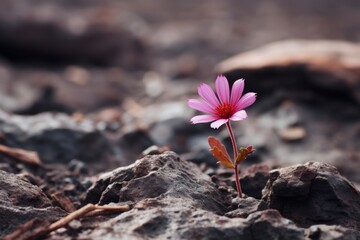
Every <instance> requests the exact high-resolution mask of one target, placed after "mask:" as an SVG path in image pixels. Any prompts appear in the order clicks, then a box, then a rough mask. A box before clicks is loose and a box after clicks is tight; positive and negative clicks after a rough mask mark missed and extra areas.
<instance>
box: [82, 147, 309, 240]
mask: <svg viewBox="0 0 360 240" xmlns="http://www.w3.org/2000/svg"><path fill="white" fill-rule="evenodd" d="M227 195H228V193H224V192H221V190H220V189H217V188H216V187H215V185H214V184H213V183H212V182H211V181H210V178H209V177H208V176H207V175H206V174H204V173H202V172H201V171H200V170H199V169H198V168H197V167H195V165H193V164H192V163H190V162H187V161H184V160H181V159H179V157H178V156H177V155H176V154H175V153H173V152H165V153H163V154H159V155H148V156H145V157H144V158H143V159H140V160H138V161H136V162H135V163H134V164H132V165H130V166H128V167H122V168H118V169H116V170H114V171H112V172H109V173H106V174H104V175H102V176H100V178H99V179H98V181H97V182H96V183H95V184H94V185H93V186H92V187H91V188H90V189H89V191H88V192H87V195H86V198H85V202H92V203H100V204H105V203H110V202H115V203H117V202H125V201H132V202H135V206H134V209H132V210H131V211H129V212H126V213H123V214H121V215H119V216H117V217H115V218H112V219H110V220H108V221H105V222H103V223H101V224H100V225H99V226H98V227H96V228H95V229H94V230H92V231H86V232H83V233H82V234H81V235H80V237H83V238H88V237H90V238H94V239H96V238H99V237H100V236H101V238H102V239H114V238H116V237H120V236H121V237H122V238H126V239H148V238H156V239H169V238H170V239H239V238H241V239H245V240H246V239H249V240H250V239H251V240H255V239H303V238H304V230H302V229H300V228H297V227H296V226H295V225H294V224H293V223H292V222H291V221H290V220H287V219H284V218H282V217H281V215H280V214H279V213H278V211H276V210H268V211H264V212H257V213H255V214H252V215H250V216H249V217H248V218H247V219H244V218H242V219H241V218H234V219H231V218H227V217H224V216H219V215H216V213H224V211H226V209H227V208H226V206H224V204H225V203H227V201H226V199H225V197H226V196H227ZM248 200H253V201H255V202H256V203H259V200H256V199H253V198H252V199H250V198H248ZM244 204H245V203H244ZM244 204H243V205H244ZM240 205H241V204H240ZM244 216H245V215H243V217H244ZM234 217H235V216H234Z"/></svg>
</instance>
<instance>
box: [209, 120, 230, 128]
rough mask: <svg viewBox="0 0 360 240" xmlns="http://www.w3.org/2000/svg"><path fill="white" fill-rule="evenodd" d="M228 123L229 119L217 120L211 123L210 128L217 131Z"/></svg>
mask: <svg viewBox="0 0 360 240" xmlns="http://www.w3.org/2000/svg"><path fill="white" fill-rule="evenodd" d="M228 121H229V119H219V120H216V121H215V122H213V123H211V124H210V127H212V128H216V129H217V128H219V127H221V125H223V124H225V123H227V122H228Z"/></svg>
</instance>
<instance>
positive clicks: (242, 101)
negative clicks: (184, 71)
mask: <svg viewBox="0 0 360 240" xmlns="http://www.w3.org/2000/svg"><path fill="white" fill-rule="evenodd" d="M215 89H216V94H217V96H216V95H215V93H214V91H213V90H212V89H211V87H210V86H209V85H207V84H205V83H202V84H200V85H199V87H198V93H199V95H200V97H201V98H202V100H198V99H189V100H188V105H189V107H191V108H194V109H196V110H199V111H201V112H204V113H206V115H198V116H195V117H193V118H191V120H190V121H191V122H192V123H193V124H196V123H207V122H213V123H211V125H210V126H211V127H212V128H219V127H220V126H221V125H223V124H225V123H227V122H228V121H229V120H232V121H240V120H244V119H245V118H247V114H246V111H245V110H243V109H244V108H246V107H248V106H250V105H251V104H253V103H254V102H255V100H256V93H253V92H249V93H246V94H245V95H244V96H242V93H243V90H244V79H239V80H237V81H235V82H234V84H233V86H232V89H231V94H230V87H229V82H228V80H227V79H226V77H225V76H222V75H220V76H218V77H217V78H216V81H215Z"/></svg>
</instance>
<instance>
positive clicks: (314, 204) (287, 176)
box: [263, 162, 360, 230]
mask: <svg viewBox="0 0 360 240" xmlns="http://www.w3.org/2000/svg"><path fill="white" fill-rule="evenodd" d="M263 200H264V201H265V203H266V204H267V206H268V207H269V208H274V209H278V210H279V211H280V212H281V214H282V216H284V217H285V218H288V219H291V220H293V221H294V222H295V223H296V224H297V225H298V226H302V227H309V226H311V225H314V224H321V223H324V224H325V223H326V224H328V225H341V226H344V227H348V228H352V229H357V230H359V229H360V221H359V220H360V193H359V192H358V190H356V189H355V187H354V186H353V185H352V184H351V183H350V182H349V181H348V180H347V179H345V178H344V177H342V176H341V175H340V174H339V172H338V171H337V169H336V168H335V167H333V166H331V165H328V164H325V163H319V162H308V163H306V164H303V165H295V166H292V167H286V168H281V169H276V170H273V171H271V172H270V179H269V181H268V183H267V185H266V187H265V189H264V190H263Z"/></svg>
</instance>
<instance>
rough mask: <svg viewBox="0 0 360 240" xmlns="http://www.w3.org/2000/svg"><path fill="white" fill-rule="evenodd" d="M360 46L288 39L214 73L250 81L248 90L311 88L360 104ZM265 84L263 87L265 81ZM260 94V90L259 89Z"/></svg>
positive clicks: (223, 64) (223, 65)
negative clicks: (335, 94)
mask: <svg viewBox="0 0 360 240" xmlns="http://www.w3.org/2000/svg"><path fill="white" fill-rule="evenodd" d="M359 56H360V45H359V44H356V43H350V42H344V41H326V40H287V41H280V42H275V43H272V44H268V45H265V46H263V47H261V48H258V49H255V50H253V51H249V52H245V53H241V54H239V55H236V56H234V57H231V58H229V59H226V60H224V61H223V62H221V63H220V64H219V65H218V66H217V71H218V72H222V73H227V74H228V75H229V76H231V77H232V78H234V79H238V78H240V77H245V78H249V79H252V80H251V81H248V82H247V84H248V86H249V87H250V88H252V87H253V86H259V81H261V88H262V89H260V91H265V92H266V91H270V90H271V89H276V87H277V86H287V87H288V88H292V89H295V88H296V87H299V86H301V87H302V88H309V86H313V87H315V88H319V89H322V90H326V91H328V92H338V93H342V94H344V93H350V94H351V95H352V97H354V98H355V99H357V101H358V102H359V103H360V78H359V72H360V57H359ZM265 81H266V82H268V84H266V82H265ZM258 91H259V90H258Z"/></svg>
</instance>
